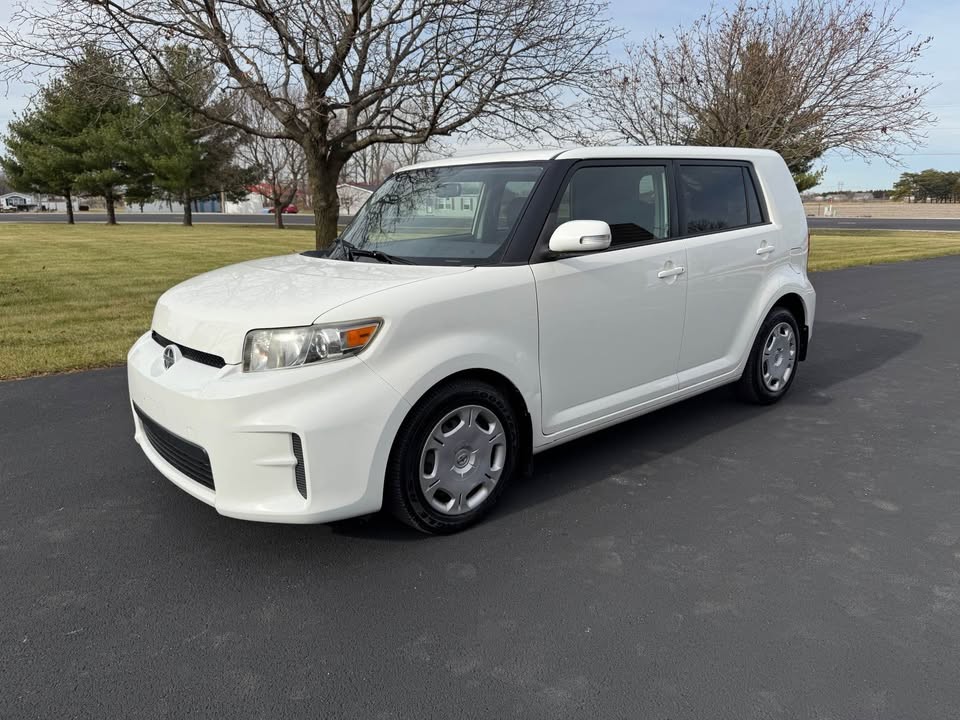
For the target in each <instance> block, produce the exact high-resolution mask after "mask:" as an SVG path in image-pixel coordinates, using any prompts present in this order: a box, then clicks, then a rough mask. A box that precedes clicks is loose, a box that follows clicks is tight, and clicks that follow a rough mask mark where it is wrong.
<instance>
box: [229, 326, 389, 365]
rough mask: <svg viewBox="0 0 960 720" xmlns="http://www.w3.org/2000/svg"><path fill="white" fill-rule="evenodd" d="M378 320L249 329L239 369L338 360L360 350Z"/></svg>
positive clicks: (367, 340)
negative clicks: (241, 364) (241, 365)
mask: <svg viewBox="0 0 960 720" xmlns="http://www.w3.org/2000/svg"><path fill="white" fill-rule="evenodd" d="M381 324H382V321H381V320H363V321H360V322H355V323H342V324H338V325H308V326H307V327H293V328H272V329H268V330H251V331H250V332H248V333H247V337H246V338H245V339H244V341H243V371H244V372H259V371H260V370H276V369H278V368H288V367H299V366H301V365H310V364H312V363H318V362H328V361H330V360H339V359H340V358H342V357H346V356H347V355H356V354H357V353H358V352H360V351H361V350H363V348H365V347H366V346H367V344H368V343H369V342H370V341H371V340H372V339H373V336H374V335H376V333H377V330H379V329H380V325H381Z"/></svg>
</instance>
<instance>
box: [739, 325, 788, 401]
mask: <svg viewBox="0 0 960 720" xmlns="http://www.w3.org/2000/svg"><path fill="white" fill-rule="evenodd" d="M799 337H800V331H799V328H798V325H797V320H796V318H794V317H793V313H791V312H790V311H789V310H787V309H786V308H782V307H776V308H774V309H773V310H771V311H770V314H769V315H767V318H766V320H764V321H763V324H762V325H761V326H760V332H758V333H757V338H756V340H754V343H753V348H752V349H751V350H750V357H749V359H748V360H747V366H746V367H745V368H744V370H743V375H742V376H741V377H740V381H739V382H738V383H737V394H738V395H739V396H740V397H741V398H742V399H743V400H746V401H747V402H752V403H756V404H759V405H771V404H773V403H775V402H777V401H778V400H780V398H782V397H783V396H784V395H786V394H787V390H789V389H790V386H791V385H792V384H793V380H794V378H796V376H797V365H798V363H799V360H800V355H799V345H800V343H799Z"/></svg>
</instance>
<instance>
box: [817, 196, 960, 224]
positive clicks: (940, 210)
mask: <svg viewBox="0 0 960 720" xmlns="http://www.w3.org/2000/svg"><path fill="white" fill-rule="evenodd" d="M803 209H804V210H805V211H806V213H807V215H808V216H809V217H845V218H907V219H930V220H954V219H960V203H906V202H891V201H888V200H875V201H870V200H861V201H856V200H853V201H851V200H847V201H842V202H805V203H804V204H803Z"/></svg>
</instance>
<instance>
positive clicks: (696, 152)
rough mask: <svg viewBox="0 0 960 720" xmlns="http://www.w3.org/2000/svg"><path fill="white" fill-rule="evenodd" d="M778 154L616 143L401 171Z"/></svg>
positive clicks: (447, 161)
mask: <svg viewBox="0 0 960 720" xmlns="http://www.w3.org/2000/svg"><path fill="white" fill-rule="evenodd" d="M770 157H778V155H777V153H775V152H774V151H772V150H760V149H757V148H732V147H708V146H689V145H615V146H598V147H573V148H543V149H539V150H519V151H514V152H497V153H481V154H475V155H459V156H458V155H454V156H452V157H447V158H440V159H438V160H428V161H426V162H422V163H417V164H415V165H407V166H405V167H402V168H400V169H399V170H398V171H397V172H405V171H407V170H418V169H421V168H436V167H448V166H451V165H483V164H490V163H511V162H537V161H541V162H543V161H547V160H589V159H608V160H610V159H624V160H627V159H631V158H669V159H679V160H682V159H685V158H704V159H711V160H755V159H758V158H770Z"/></svg>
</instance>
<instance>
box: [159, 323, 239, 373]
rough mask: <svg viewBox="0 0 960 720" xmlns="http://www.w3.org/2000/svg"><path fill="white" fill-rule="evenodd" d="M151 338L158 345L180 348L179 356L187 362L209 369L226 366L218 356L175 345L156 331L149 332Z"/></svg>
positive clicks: (225, 362) (224, 361) (178, 344)
mask: <svg viewBox="0 0 960 720" xmlns="http://www.w3.org/2000/svg"><path fill="white" fill-rule="evenodd" d="M150 334H151V336H152V337H153V341H154V342H155V343H157V344H158V345H163V347H166V346H167V345H176V346H177V347H178V348H180V354H181V355H183V356H184V357H185V358H187V360H193V361H194V362H198V363H202V364H203V365H209V366H210V367H215V368H222V367H223V366H224V365H226V364H227V361H226V360H224V359H223V358H222V357H220V356H219V355H212V354H211V353H208V352H204V351H203V350H194V349H193V348H188V347H187V346H186V345H181V344H180V343H175V342H173V341H172V340H167V339H166V338H165V337H164V336H163V335H161V334H160V333H158V332H157V331H156V330H152V331H151V332H150Z"/></svg>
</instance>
